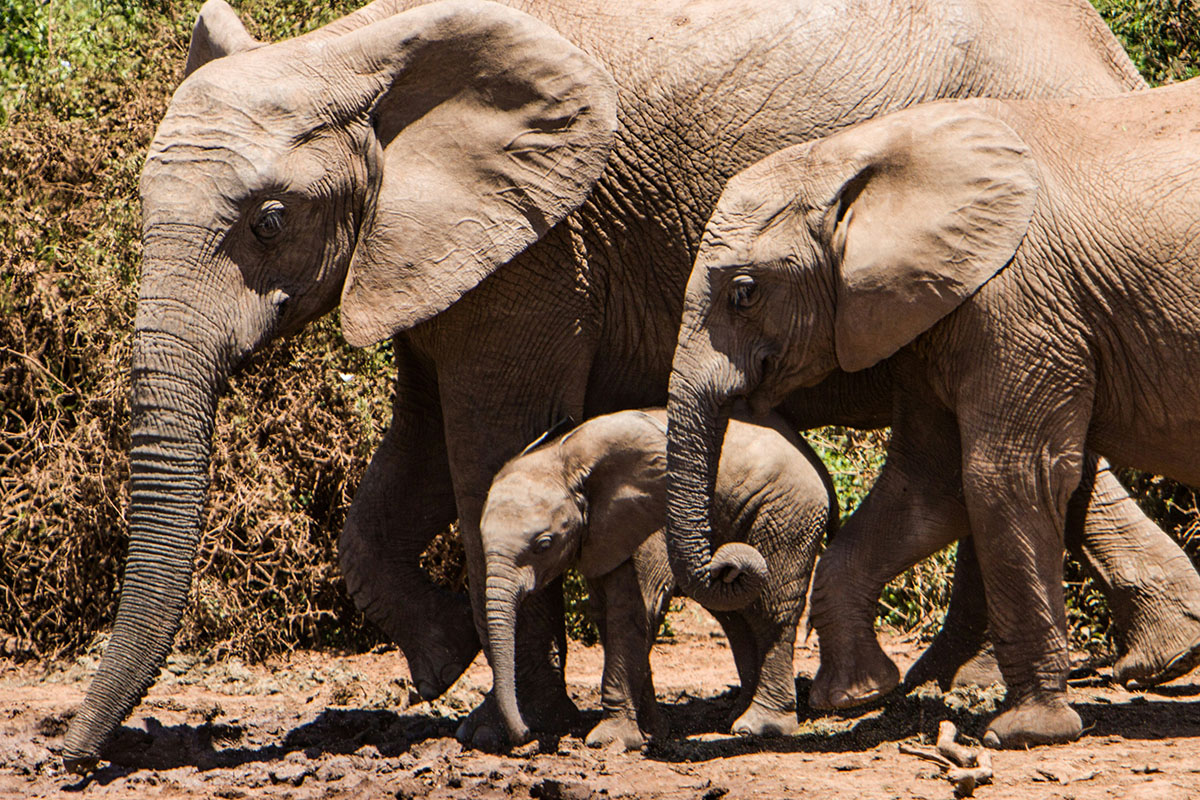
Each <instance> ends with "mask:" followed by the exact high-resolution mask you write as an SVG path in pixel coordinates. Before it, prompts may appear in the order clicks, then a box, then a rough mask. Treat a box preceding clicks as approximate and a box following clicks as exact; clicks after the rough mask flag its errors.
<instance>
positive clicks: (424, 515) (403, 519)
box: [338, 337, 479, 700]
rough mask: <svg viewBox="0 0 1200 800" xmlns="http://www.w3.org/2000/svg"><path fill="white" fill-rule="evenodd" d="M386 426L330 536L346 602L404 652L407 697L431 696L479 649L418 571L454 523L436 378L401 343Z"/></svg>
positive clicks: (468, 624)
mask: <svg viewBox="0 0 1200 800" xmlns="http://www.w3.org/2000/svg"><path fill="white" fill-rule="evenodd" d="M394 353H395V360H396V364H397V369H398V376H397V380H396V394H395V399H394V401H393V411H392V424H391V426H390V427H389V428H388V430H387V433H386V434H385V435H384V437H383V441H382V442H381V443H380V445H379V449H378V450H377V451H376V452H375V455H374V456H373V457H372V459H371V463H370V466H368V467H367V471H366V474H365V475H364V476H363V479H362V483H361V485H360V486H359V488H358V492H357V493H356V494H355V497H354V502H353V503H352V505H351V506H350V511H349V513H348V515H347V518H346V525H345V528H344V529H343V531H342V535H341V537H340V538H339V540H338V555H339V560H340V563H341V569H342V575H343V576H344V577H345V580H346V586H347V589H348V590H349V592H350V596H351V597H352V598H353V599H354V602H355V605H357V606H358V608H359V609H360V610H361V611H362V612H363V614H365V615H366V617H367V619H369V620H371V622H373V623H374V624H376V625H378V626H379V627H380V628H381V629H382V630H383V631H384V632H385V633H386V634H387V635H388V636H390V637H391V638H392V639H393V640H394V641H395V642H396V643H397V644H398V645H399V646H400V649H401V650H402V651H403V652H404V656H405V658H406V659H407V661H408V667H409V671H410V672H411V674H412V677H413V682H414V683H415V684H416V687H417V691H418V692H420V694H421V696H422V697H423V698H425V699H426V700H432V699H433V698H435V697H437V696H439V695H440V694H442V692H444V691H445V690H446V689H447V688H449V686H450V685H451V684H452V683H454V681H455V680H457V679H458V676H459V675H460V674H462V672H463V671H464V670H465V669H466V668H467V667H468V666H470V664H471V661H472V660H473V659H474V658H475V655H476V653H478V652H479V639H478V637H477V636H476V634H475V626H474V623H473V621H472V617H471V607H470V604H469V601H468V599H467V597H466V596H465V595H463V594H459V593H456V592H452V591H449V590H448V589H445V588H442V587H439V586H437V585H435V584H433V583H432V582H431V581H430V580H429V578H428V576H427V575H426V574H425V572H424V571H423V570H422V569H421V568H420V566H419V563H418V562H419V559H420V556H421V553H422V552H423V551H424V550H425V548H426V546H427V545H428V544H429V542H430V541H431V540H432V539H433V538H434V537H435V536H436V535H437V534H438V533H439V532H441V531H443V530H445V529H446V527H447V526H448V525H449V524H450V523H451V522H453V521H454V518H455V503H454V493H453V488H452V483H451V480H450V469H449V466H448V462H447V457H446V445H445V437H444V434H443V432H442V414H441V408H440V405H439V400H438V390H437V383H436V380H435V379H434V378H433V377H432V376H431V375H430V374H429V371H428V370H425V369H423V368H422V365H421V364H420V362H419V359H418V358H417V357H416V356H415V355H414V354H413V353H412V352H411V350H410V349H409V348H408V346H407V344H406V343H405V341H404V340H403V338H402V337H397V338H396V340H395V343H394Z"/></svg>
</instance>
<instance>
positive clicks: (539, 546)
mask: <svg viewBox="0 0 1200 800" xmlns="http://www.w3.org/2000/svg"><path fill="white" fill-rule="evenodd" d="M553 546H554V534H551V533H543V534H542V535H541V536H539V537H538V538H537V539H535V540H534V542H533V552H535V553H544V552H546V551H547V550H549V549H550V548H551V547H553Z"/></svg>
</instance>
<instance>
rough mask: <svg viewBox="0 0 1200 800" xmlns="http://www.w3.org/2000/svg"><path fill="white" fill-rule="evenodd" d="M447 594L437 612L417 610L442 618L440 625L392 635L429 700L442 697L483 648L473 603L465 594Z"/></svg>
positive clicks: (419, 692) (425, 698)
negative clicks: (464, 596)
mask: <svg viewBox="0 0 1200 800" xmlns="http://www.w3.org/2000/svg"><path fill="white" fill-rule="evenodd" d="M445 594H446V595H450V597H449V598H446V599H447V602H445V603H444V604H442V605H441V606H440V607H439V609H438V610H437V612H436V613H427V614H417V618H424V619H436V620H438V624H437V625H436V626H435V625H427V626H422V628H421V630H420V632H419V633H415V634H414V633H413V632H412V631H411V629H406V630H405V631H404V635H397V636H393V637H392V638H393V639H395V640H396V641H397V643H398V644H399V645H400V649H401V650H402V651H403V652H404V657H405V659H406V660H407V661H408V671H409V674H410V675H411V676H412V681H413V685H414V686H416V688H417V693H418V694H420V695H421V699H422V700H426V701H429V700H435V699H437V698H438V697H441V696H442V695H443V694H444V693H445V691H446V690H447V689H449V688H450V687H451V686H452V685H453V684H454V682H455V681H457V680H458V678H459V676H460V675H462V674H463V673H464V672H466V671H467V667H469V666H471V662H472V661H474V660H475V656H477V655H478V654H479V649H480V648H479V637H478V636H477V635H476V633H475V622H474V620H473V619H472V617H471V607H470V606H469V605H466V604H465V603H463V602H462V597H461V596H459V595H452V594H451V593H450V592H446V593H445ZM385 630H386V629H385Z"/></svg>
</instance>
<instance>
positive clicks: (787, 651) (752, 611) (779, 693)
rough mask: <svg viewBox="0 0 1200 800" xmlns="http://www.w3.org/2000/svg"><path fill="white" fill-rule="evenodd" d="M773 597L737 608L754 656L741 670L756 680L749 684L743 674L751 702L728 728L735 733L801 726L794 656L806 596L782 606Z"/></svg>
mask: <svg viewBox="0 0 1200 800" xmlns="http://www.w3.org/2000/svg"><path fill="white" fill-rule="evenodd" d="M774 599H775V598H767V599H760V600H759V601H757V602H755V603H754V604H752V605H751V606H750V608H748V609H746V610H745V611H742V612H737V613H738V616H739V617H740V622H741V625H742V626H743V627H745V628H746V630H747V632H748V634H749V635H750V636H751V637H752V639H753V652H754V658H755V660H754V663H753V664H751V665H748V666H747V667H746V669H745V670H742V669H739V673H745V672H749V673H750V674H751V675H752V679H753V680H752V682H750V683H747V682H745V680H746V679H745V678H743V694H748V695H749V697H748V700H749V702H748V703H747V704H746V705H745V706H744V707H743V710H742V712H741V714H740V715H739V716H738V717H737V719H735V720H734V721H733V724H732V725H731V726H730V730H731V731H732V732H733V733H736V734H743V735H748V736H790V735H792V734H794V733H796V731H797V730H798V729H799V727H800V722H799V720H798V719H797V718H796V672H795V669H794V668H793V666H792V656H793V653H794V651H795V647H796V627H797V626H798V625H799V623H800V616H801V614H802V613H803V602H804V598H803V596H801V597H800V598H798V599H797V598H793V599H792V602H790V603H783V604H779V603H776V602H772V601H773V600H774Z"/></svg>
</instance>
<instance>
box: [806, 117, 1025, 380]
mask: <svg viewBox="0 0 1200 800" xmlns="http://www.w3.org/2000/svg"><path fill="white" fill-rule="evenodd" d="M805 160H806V162H807V165H806V167H807V169H806V171H807V172H808V174H809V175H810V176H818V177H819V176H824V178H825V186H824V192H825V198H826V199H824V201H823V202H822V203H820V204H818V208H820V207H821V206H823V207H824V209H823V213H822V214H820V215H814V217H812V219H815V220H817V221H816V223H815V225H814V227H815V228H816V229H817V230H816V231H814V232H815V233H816V235H817V238H818V239H819V240H822V241H823V243H824V244H825V246H826V249H827V250H828V251H829V252H830V253H831V255H832V258H833V261H834V263H835V264H836V265H837V268H838V276H837V307H836V312H835V315H834V342H835V345H836V348H837V359H838V363H839V365H840V366H841V368H842V369H844V370H846V371H848V372H853V371H855V370H860V369H864V368H866V367H869V366H871V365H873V364H875V363H877V362H879V361H881V360H883V359H884V358H887V357H888V356H890V355H892V354H893V353H895V352H896V351H897V350H899V349H900V348H901V347H903V346H904V345H906V344H908V343H909V342H911V341H912V340H913V339H915V338H916V337H917V336H919V335H920V334H921V333H923V332H925V331H926V330H928V329H929V328H930V327H932V326H933V325H934V324H935V323H936V322H938V320H940V319H942V317H944V316H946V315H947V314H949V313H950V312H951V311H953V310H954V309H955V308H957V307H958V306H959V305H960V304H961V303H962V302H963V301H964V300H966V299H967V298H968V297H970V296H971V295H972V294H974V293H975V292H976V291H978V289H979V288H980V287H981V286H983V284H984V283H986V282H987V281H988V279H990V278H991V277H992V276H993V275H995V274H996V273H997V272H999V271H1000V270H1001V269H1003V268H1004V266H1005V265H1006V264H1008V263H1009V261H1011V260H1012V257H1013V255H1014V254H1015V253H1016V250H1017V247H1018V246H1019V245H1020V244H1021V241H1022V239H1023V238H1024V236H1025V232H1026V230H1027V228H1028V226H1029V221H1030V219H1031V218H1032V216H1033V207H1034V202H1035V200H1036V199H1037V172H1036V166H1035V163H1034V161H1033V158H1032V156H1031V155H1030V152H1029V148H1028V146H1027V145H1026V144H1025V143H1024V142H1023V141H1022V140H1021V138H1020V137H1019V136H1018V135H1017V133H1016V132H1015V131H1014V130H1013V129H1012V128H1010V127H1009V126H1008V125H1006V124H1005V123H1004V122H1002V121H1000V120H999V119H996V118H995V117H993V116H990V115H988V114H986V113H983V112H982V111H981V110H980V109H978V107H976V106H974V105H973V104H963V103H938V104H933V105H929V106H923V107H919V108H914V109H911V110H908V111H902V112H899V113H897V114H894V115H891V116H888V117H884V118H883V119H880V120H877V121H875V122H870V123H867V124H865V125H861V126H858V127H855V128H851V129H849V130H847V131H845V132H842V133H839V134H835V135H834V136H830V137H828V138H827V139H823V140H821V141H818V142H816V143H814V144H813V145H812V147H811V150H810V152H809V154H808V158H807V159H805ZM819 182H820V180H818V183H819Z"/></svg>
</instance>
